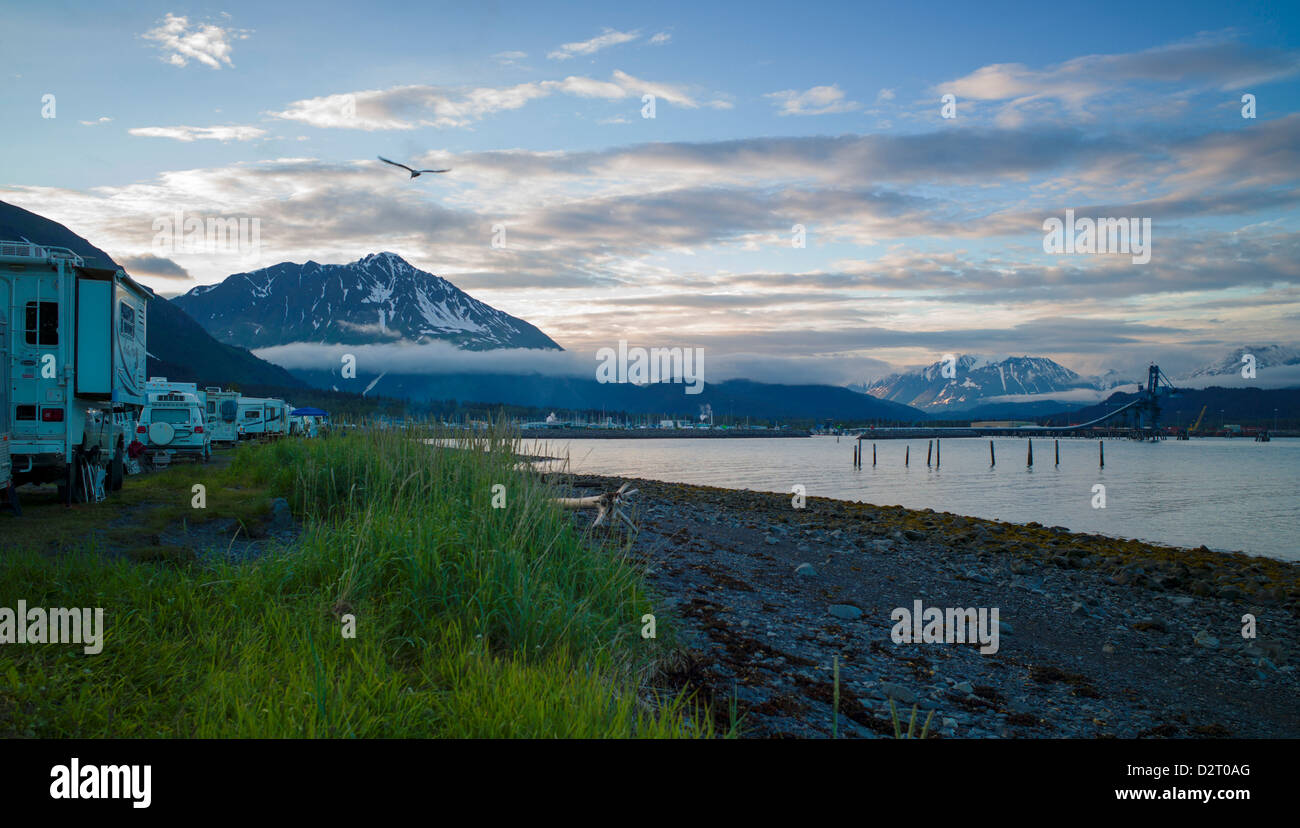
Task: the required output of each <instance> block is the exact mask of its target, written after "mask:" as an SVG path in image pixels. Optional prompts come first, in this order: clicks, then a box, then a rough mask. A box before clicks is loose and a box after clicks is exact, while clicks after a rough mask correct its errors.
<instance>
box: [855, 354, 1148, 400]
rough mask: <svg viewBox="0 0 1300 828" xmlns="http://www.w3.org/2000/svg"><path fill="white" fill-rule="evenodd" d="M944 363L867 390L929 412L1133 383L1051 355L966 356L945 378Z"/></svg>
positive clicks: (879, 382)
mask: <svg viewBox="0 0 1300 828" xmlns="http://www.w3.org/2000/svg"><path fill="white" fill-rule="evenodd" d="M944 365H945V363H944V362H942V361H941V362H936V363H934V364H933V365H928V366H926V367H924V368H918V369H916V370H913V371H908V372H904V373H900V374H893V375H891V376H888V377H885V378H884V379H879V380H876V381H875V382H873V383H870V384H869V385H867V386H865V388H863V389H862V390H864V391H865V392H866V393H868V394H870V395H872V396H873V397H878V398H879V399H882V400H890V401H891V402H898V403H903V404H904V405H911V406H914V407H916V408H921V409H924V410H927V411H933V410H936V409H943V410H950V411H957V410H961V409H964V408H971V407H973V406H975V405H979V404H981V403H983V402H985V401H986V400H988V399H989V398H993V397H1007V396H1018V395H1031V394H1033V395H1040V394H1051V393H1059V392H1064V391H1070V390H1073V389H1092V390H1098V391H1102V390H1106V389H1108V388H1113V387H1115V386H1117V385H1122V384H1125V383H1129V382H1133V380H1126V379H1123V378H1121V376H1120V374H1119V373H1118V372H1116V371H1107V372H1106V373H1105V374H1103V375H1101V376H1099V377H1083V376H1080V375H1079V374H1076V373H1075V372H1074V371H1071V370H1070V369H1069V368H1066V367H1065V366H1064V365H1061V364H1059V363H1057V362H1053V361H1052V360H1050V359H1047V358H1046V357H1031V356H1018V357H983V356H978V355H975V354H963V355H961V356H960V357H958V358H957V360H956V363H955V364H954V365H953V370H952V371H951V372H950V373H953V374H954V376H952V377H945V376H944V372H943V369H944Z"/></svg>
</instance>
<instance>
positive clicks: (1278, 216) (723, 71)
mask: <svg viewBox="0 0 1300 828" xmlns="http://www.w3.org/2000/svg"><path fill="white" fill-rule="evenodd" d="M5 18H6V25H5V26H4V27H3V31H0V77H3V79H4V84H3V86H0V109H2V110H3V111H4V112H5V113H6V126H7V127H8V128H7V129H6V130H5V133H4V136H5V137H4V140H3V149H4V151H3V152H2V153H0V199H3V200H6V201H10V202H12V203H15V204H18V205H19V206H22V207H25V208H27V209H31V210H34V211H36V212H39V213H42V214H43V215H47V216H49V217H51V218H53V219H56V220H58V221H61V222H64V223H66V224H68V225H69V226H70V227H72V228H73V229H74V230H75V231H77V232H79V233H81V234H82V235H85V236H87V237H88V238H90V239H91V241H93V242H95V243H96V244H98V245H100V246H101V247H104V248H105V249H106V250H108V251H109V252H110V253H111V254H113V255H114V256H115V257H116V258H118V259H119V260H120V261H123V262H124V263H126V264H127V265H128V269H131V270H132V272H133V273H135V274H136V275H138V276H139V277H140V278H142V279H143V280H144V281H146V282H147V283H149V284H151V285H152V286H153V287H155V288H156V289H158V290H160V291H162V292H164V293H168V294H174V293H177V292H181V291H184V290H187V289H189V288H190V287H193V286H194V285H195V284H202V283H209V282H213V281H216V280H219V279H221V278H224V277H225V276H227V275H229V274H230V273H233V272H238V271H241V270H247V269H251V267H250V266H249V263H248V262H247V261H244V260H236V259H235V258H233V257H231V256H229V255H203V254H198V255H196V254H189V253H185V252H183V251H176V252H174V253H173V254H169V255H165V256H162V257H157V256H156V255H155V254H156V253H157V249H156V247H154V245H153V241H154V235H155V234H154V232H153V229H152V226H153V222H154V220H155V219H156V218H158V217H159V216H164V215H172V214H173V213H174V211H175V210H178V209H181V210H184V211H186V214H187V215H198V216H207V217H212V216H221V217H252V218H258V219H259V220H260V223H261V239H260V241H261V244H262V250H261V256H260V258H259V260H257V261H256V262H254V266H265V265H269V264H273V263H275V262H278V261H284V260H293V261H304V260H306V259H314V260H316V261H321V262H345V261H352V260H355V259H357V258H360V257H361V256H363V255H365V254H367V253H371V252H376V251H379V250H393V251H395V252H398V253H400V254H402V255H403V256H405V257H407V258H408V259H409V260H410V261H412V263H413V264H416V265H417V266H420V267H423V268H425V269H427V270H430V271H433V272H436V273H439V274H440V275H443V276H445V277H447V278H449V279H451V281H453V282H454V283H456V284H457V285H458V286H460V287H462V288H464V289H466V290H468V291H470V292H471V293H472V294H473V295H475V296H477V297H478V298H481V299H483V300H484V301H487V302H489V303H491V304H493V305H495V306H497V307H500V308H502V309H503V310H506V311H508V312H510V313H513V314H515V315H518V316H521V317H523V318H526V319H528V320H529V321H531V322H534V323H535V324H537V325H539V326H540V327H541V328H542V329H543V330H545V331H547V332H548V333H549V334H551V335H552V336H553V337H554V338H555V339H557V341H559V342H561V344H563V345H564V346H565V347H567V348H571V349H573V350H575V351H578V352H587V351H594V350H595V349H597V348H599V347H604V346H606V345H609V344H612V343H615V342H617V340H618V339H620V338H622V339H628V340H629V341H632V342H633V343H634V344H636V343H640V344H646V345H654V344H660V343H665V344H681V345H688V346H697V347H699V346H702V347H706V348H707V349H709V353H710V354H711V359H712V360H713V361H712V363H711V364H713V365H718V366H727V367H728V369H729V370H731V371H732V372H735V373H746V374H749V375H759V374H761V375H762V378H768V379H790V378H794V377H799V378H815V379H819V380H823V381H833V382H848V381H854V380H860V379H862V378H864V377H865V376H867V375H870V374H873V373H880V372H883V371H885V370H888V369H889V368H891V367H897V366H901V365H907V364H915V363H921V362H931V361H934V360H936V359H938V358H939V357H940V355H942V354H943V353H948V352H957V353H960V352H976V353H1033V354H1038V355H1047V356H1053V357H1055V358H1057V359H1058V360H1060V361H1062V362H1063V363H1065V364H1066V365H1068V366H1070V367H1073V368H1075V369H1076V370H1080V371H1095V370H1100V369H1103V368H1106V367H1110V366H1118V367H1121V368H1125V369H1130V368H1132V369H1136V368H1137V367H1139V366H1140V365H1143V364H1145V361H1146V360H1148V359H1160V360H1162V361H1163V362H1165V363H1168V364H1172V365H1174V366H1176V368H1177V367H1192V366H1193V365H1195V364H1198V363H1200V362H1203V361H1205V360H1207V359H1210V358H1214V357H1217V356H1219V355H1220V354H1221V353H1222V352H1224V351H1225V349H1227V348H1230V347H1234V346H1236V345H1238V344H1240V343H1245V342H1263V341H1294V340H1295V339H1296V338H1297V337H1296V336H1295V335H1294V331H1295V330H1296V327H1297V322H1298V321H1300V293H1298V292H1297V290H1296V282H1297V280H1298V279H1300V277H1298V275H1297V264H1296V263H1297V261H1298V259H1297V257H1296V255H1295V254H1296V253H1297V252H1300V251H1297V247H1300V245H1297V240H1298V237H1297V235H1296V233H1297V226H1296V211H1295V205H1296V200H1297V198H1298V197H1300V182H1298V181H1297V170H1300V150H1298V149H1297V146H1298V145H1300V99H1298V96H1300V85H1298V84H1297V79H1298V78H1300V50H1298V47H1300V44H1298V42H1297V41H1298V37H1297V35H1298V34H1300V33H1298V32H1297V18H1300V12H1298V11H1297V8H1296V6H1295V5H1294V4H1277V3H1275V4H1263V3H1246V4H1233V5H1232V6H1230V7H1229V6H1225V5H1224V4H1221V3H1167V4H1166V3H1151V4H1128V3H1088V4H1085V5H1080V6H1078V7H1075V6H1071V5H1061V4H1047V5H1044V4H1038V3H1035V4H1029V3H981V4H925V5H921V4H898V3H890V4H858V3H853V4H815V3H803V4H794V5H791V4H787V3H780V4H777V3H771V4H762V3H711V4H703V3H698V2H695V3H660V4H653V5H649V4H638V5H636V6H628V5H623V4H596V3H566V4H541V3H527V4H522V3H521V4H509V3H504V4H425V5H420V6H412V5H408V4H385V3H367V4H351V3H348V4H343V3H338V4H334V3H310V4H307V3H276V4H270V3H222V4H219V5H207V4H175V3H130V4H127V3H94V4H92V3H66V4H51V3H42V4H36V3H31V4H25V7H19V8H17V9H8V10H7V11H6V15H5ZM56 45H57V48H55V46H56ZM647 93H649V94H654V95H655V98H656V104H655V108H656V111H655V117H654V118H653V119H648V118H644V117H642V113H641V111H642V95H644V94H647ZM947 93H951V94H953V95H955V99H956V107H957V109H956V113H957V116H956V117H955V118H951V119H945V118H942V117H941V112H940V107H941V103H940V98H941V96H942V95H943V94H947ZM1247 93H1249V94H1252V95H1254V96H1256V106H1257V117H1256V118H1254V119H1244V118H1242V117H1241V108H1242V104H1241V102H1240V99H1241V96H1242V95H1243V94H1247ZM47 94H52V95H54V96H55V102H56V112H55V117H53V118H48V117H41V116H42V109H43V103H42V97H43V96H44V95H47ZM379 154H382V155H385V156H387V157H389V158H395V159H398V160H403V161H408V162H419V163H420V164H421V165H422V166H429V165H438V166H451V167H453V171H452V173H450V174H448V175H445V176H438V177H436V178H435V177H432V176H425V177H422V178H420V179H417V180H416V181H409V180H407V179H406V178H405V177H404V174H402V173H401V172H400V171H397V170H393V169H391V168H385V167H383V165H381V164H379V162H377V161H375V156H376V155H379ZM1066 208H1073V209H1075V210H1076V211H1077V212H1079V213H1080V214H1081V215H1082V214H1087V215H1094V216H1097V217H1104V216H1124V217H1128V216H1132V217H1149V218H1150V219H1151V220H1152V226H1153V231H1152V237H1153V245H1152V258H1151V261H1150V262H1148V263H1145V264H1134V263H1132V262H1131V261H1130V260H1129V259H1128V258H1127V257H1121V256H1108V255H1092V256H1087V255H1084V256H1060V255H1049V254H1047V253H1045V252H1044V251H1043V249H1042V240H1043V230H1042V229H1041V226H1042V222H1043V220H1044V219H1045V218H1046V217H1048V216H1061V215H1063V211H1064V210H1065V209H1066ZM796 223H797V224H802V225H803V226H804V227H805V228H806V231H807V245H806V247H803V248H795V247H792V246H791V243H790V241H791V227H792V226H793V225H794V224H796ZM494 224H504V225H505V226H506V228H507V240H508V241H507V245H506V247H505V248H494V247H492V246H491V244H490V240H491V237H492V231H491V228H492V226H493V225H494Z"/></svg>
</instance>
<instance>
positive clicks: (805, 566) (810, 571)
mask: <svg viewBox="0 0 1300 828" xmlns="http://www.w3.org/2000/svg"><path fill="white" fill-rule="evenodd" d="M794 574H796V575H798V576H799V577H801V578H815V577H817V569H816V567H814V566H813V565H812V564H810V563H801V564H799V565H798V566H797V567H795V569H794Z"/></svg>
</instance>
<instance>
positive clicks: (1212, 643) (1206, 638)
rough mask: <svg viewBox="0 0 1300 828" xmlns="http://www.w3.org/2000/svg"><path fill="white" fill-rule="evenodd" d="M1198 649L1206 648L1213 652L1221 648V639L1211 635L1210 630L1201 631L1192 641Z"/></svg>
mask: <svg viewBox="0 0 1300 828" xmlns="http://www.w3.org/2000/svg"><path fill="white" fill-rule="evenodd" d="M1192 642H1193V643H1195V644H1196V645H1197V646H1198V647H1204V648H1205V649H1207V650H1213V649H1215V648H1216V647H1218V646H1219V639H1217V638H1215V637H1214V636H1213V635H1211V634H1210V631H1209V630H1201V631H1200V632H1198V633H1197V634H1196V636H1195V637H1194V638H1193V639H1192Z"/></svg>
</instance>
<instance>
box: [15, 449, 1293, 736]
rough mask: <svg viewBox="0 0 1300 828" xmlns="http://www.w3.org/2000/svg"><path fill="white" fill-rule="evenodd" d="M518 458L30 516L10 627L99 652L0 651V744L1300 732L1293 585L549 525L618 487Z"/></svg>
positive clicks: (257, 468) (949, 528)
mask: <svg viewBox="0 0 1300 828" xmlns="http://www.w3.org/2000/svg"><path fill="white" fill-rule="evenodd" d="M767 436H773V435H770V434H769V435H767ZM431 437H433V438H434V440H435V442H436V445H430V444H428V443H427V441H428V440H430V438H431ZM520 440H521V436H520V433H519V432H518V431H512V430H510V429H507V428H504V427H494V428H492V429H489V430H488V431H486V432H479V433H467V432H464V431H453V432H447V433H446V434H443V435H430V434H429V433H428V432H427V431H426V430H423V429H421V430H416V431H404V430H400V429H388V430H357V431H355V432H354V433H350V434H347V435H346V436H339V435H336V436H331V437H329V438H326V439H320V440H301V439H288V440H281V441H279V442H275V443H268V444H256V445H241V446H239V447H238V448H236V449H235V450H234V451H233V452H230V453H226V454H225V456H221V455H219V456H218V457H219V459H218V462H214V463H213V464H211V465H210V466H205V465H181V466H177V467H174V468H171V469H168V470H166V471H162V472H158V473H153V474H149V475H145V476H141V477H133V478H130V479H129V480H128V481H127V485H126V487H125V488H124V489H123V491H122V492H121V493H119V494H121V495H122V497H121V498H120V499H115V500H113V501H108V502H105V503H101V504H83V505H78V506H74V507H71V508H65V507H63V506H61V505H58V504H56V503H55V502H54V498H53V496H52V494H51V495H48V496H40V495H38V496H33V497H25V499H24V509H25V514H24V516H23V517H21V518H14V517H13V516H12V515H0V528H2V530H3V531H0V555H3V556H4V565H5V570H4V577H3V593H2V594H0V606H8V607H12V606H16V604H17V601H18V600H19V599H22V600H25V601H26V603H27V605H29V606H64V607H103V608H104V611H105V613H104V614H105V624H106V630H105V632H104V648H103V652H102V653H101V654H99V655H95V656H87V655H85V654H83V653H82V651H81V648H80V647H77V646H73V645H55V644H41V645H8V644H6V645H2V646H3V649H0V653H3V654H4V656H5V659H4V661H3V662H0V737H90V738H96V737H131V738H134V737H557V736H558V737H611V738H622V737H631V736H644V737H655V738H661V737H705V738H710V737H721V736H747V737H760V738H762V737H789V736H794V737H817V738H820V737H827V736H832V735H835V736H839V737H882V736H883V737H892V736H893V735H894V732H895V731H894V723H893V716H894V715H895V712H896V713H897V715H899V716H900V717H901V719H902V721H903V724H904V728H903V729H906V724H907V722H908V715H909V709H910V708H911V707H913V706H916V707H917V708H918V709H919V711H920V712H919V716H918V719H917V720H918V722H923V721H926V720H927V715H928V714H930V713H932V712H933V714H934V717H933V725H932V727H930V728H929V729H928V730H927V735H928V736H929V737H931V738H935V737H939V738H951V737H976V738H982V737H1019V736H1051V737H1096V736H1118V737H1138V736H1187V737H1203V736H1219V735H1234V736H1246V737H1255V736H1290V737H1295V736H1300V711H1297V710H1296V709H1295V706H1294V698H1295V692H1296V675H1295V668H1294V666H1293V664H1294V662H1295V660H1296V659H1297V658H1300V653H1298V652H1297V650H1296V642H1295V641H1294V638H1295V636H1294V635H1293V631H1294V629H1295V623H1296V620H1297V618H1300V566H1298V565H1296V564H1292V563H1287V562H1282V561H1275V560H1271V559H1266V558H1251V557H1247V556H1244V555H1233V554H1223V553H1216V552H1211V551H1210V550H1208V549H1205V548H1204V547H1202V548H1201V549H1196V550H1186V549H1174V548H1170V547H1160V546H1155V545H1152V544H1147V543H1142V542H1138V541H1123V540H1116V539H1112V538H1104V537H1101V536H1095V535H1079V534H1074V533H1070V532H1067V531H1065V530H1063V529H1060V528H1059V527H1043V526H1040V525H1038V524H1035V523H1030V524H1026V525H1020V524H1009V523H1000V522H997V521H988V520H980V519H976V518H967V517H962V516H958V515H949V514H944V513H935V512H933V511H931V510H924V511H913V510H908V509H904V508H902V507H892V506H873V505H871V504H862V503H853V502H848V501H834V500H828V499H825V498H808V499H807V503H806V506H805V507H804V508H802V509H795V508H793V507H792V504H791V498H790V495H788V494H787V495H781V494H769V493H761V492H751V491H747V490H728V489H716V488H710V487H703V486H692V485H686V484H671V483H662V482H657V481H648V480H635V481H633V485H634V486H635V487H637V488H639V489H640V492H639V493H638V495H637V498H636V499H635V500H634V501H633V503H632V506H631V509H630V511H631V513H632V514H633V518H634V520H635V521H636V522H637V524H638V526H639V527H640V529H641V531H640V532H639V533H638V534H636V535H635V536H633V537H629V536H628V535H627V534H626V533H624V532H622V531H616V530H610V529H609V528H608V527H598V528H594V529H593V528H591V527H590V526H589V524H590V523H591V518H592V516H593V513H591V512H589V511H578V512H566V511H563V510H561V509H559V508H558V507H557V506H556V504H555V503H554V502H553V501H552V498H554V497H556V496H562V495H567V494H590V493H592V492H593V491H612V490H614V489H617V488H618V486H619V485H621V484H622V483H624V482H627V480H628V479H627V478H601V477H593V476H579V477H574V476H571V475H568V474H566V473H563V472H559V473H546V474H543V473H538V472H535V471H533V470H532V469H531V467H530V466H529V465H528V464H527V463H526V462H521V460H520V458H521V453H520V450H521V442H520ZM195 484H202V485H203V486H204V487H205V499H206V503H205V504H204V508H195V507H194V502H195V501H194V498H195V496H196V495H195V494H194V489H193V487H194V486H195ZM502 497H503V498H504V499H503V500H502V499H501V498H502ZM498 505H499V506H500V507H499V508H498ZM917 599H923V600H924V602H925V604H926V605H934V606H959V607H965V606H994V607H1001V616H1000V617H1001V620H1002V622H1003V626H1004V627H1005V629H1004V630H1003V631H1002V642H1001V649H1000V651H999V652H998V653H997V654H994V655H990V656H983V655H980V654H979V653H978V649H977V648H976V647H966V646H960V645H958V646H953V645H943V644H917V645H907V646H902V645H898V644H896V643H894V642H892V641H891V640H890V637H889V632H890V627H891V621H890V620H889V613H890V608H892V607H898V606H903V607H910V606H912V605H913V601H914V600H917ZM1244 613H1251V614H1253V615H1255V616H1256V617H1257V619H1258V622H1257V623H1258V637H1257V638H1255V639H1243V638H1242V637H1241V636H1240V634H1239V631H1240V630H1241V623H1240V620H1241V617H1242V615H1243V614H1244ZM648 614H653V615H654V616H655V627H656V637H654V638H645V637H643V635H642V631H643V627H644V618H645V616H646V615H648ZM349 617H350V618H351V620H352V621H353V622H354V623H355V638H345V637H344V630H345V629H346V626H345V625H346V623H347V622H348V620H349Z"/></svg>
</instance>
